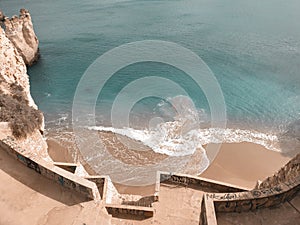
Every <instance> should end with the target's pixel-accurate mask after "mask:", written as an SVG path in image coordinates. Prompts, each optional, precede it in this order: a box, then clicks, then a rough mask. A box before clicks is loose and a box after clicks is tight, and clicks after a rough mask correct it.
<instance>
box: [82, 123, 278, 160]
mask: <svg viewBox="0 0 300 225" xmlns="http://www.w3.org/2000/svg"><path fill="white" fill-rule="evenodd" d="M178 123H179V122H178V121H174V122H167V123H163V124H160V125H159V129H157V130H136V129H132V128H123V129H118V128H113V127H103V126H94V127H89V128H88V129H90V130H97V131H110V132H113V133H116V134H120V135H124V136H127V137H129V138H132V139H134V140H137V141H141V142H142V143H143V144H145V145H147V146H149V147H150V148H152V149H153V151H155V152H157V153H161V154H167V155H170V156H184V155H190V154H193V153H194V152H195V151H196V149H197V148H202V146H203V145H207V144H209V143H240V142H251V143H256V144H260V145H262V146H264V147H266V148H267V149H270V150H273V151H278V152H280V149H279V148H278V138H277V136H276V135H274V134H265V133H261V132H257V131H250V130H241V129H229V128H227V129H220V128H208V129H194V130H191V131H189V132H187V133H186V134H184V135H182V134H178V133H177V132H176V128H178V127H177V126H176V125H178Z"/></svg>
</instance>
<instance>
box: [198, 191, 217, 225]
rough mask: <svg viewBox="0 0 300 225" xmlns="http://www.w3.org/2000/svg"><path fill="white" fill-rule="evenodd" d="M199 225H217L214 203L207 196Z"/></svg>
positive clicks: (203, 200)
mask: <svg viewBox="0 0 300 225" xmlns="http://www.w3.org/2000/svg"><path fill="white" fill-rule="evenodd" d="M199 222H200V223H199V225H217V218H216V212H215V206H214V201H213V199H211V198H210V197H209V196H208V195H207V194H204V195H203V198H202V203H201V213H200V219H199Z"/></svg>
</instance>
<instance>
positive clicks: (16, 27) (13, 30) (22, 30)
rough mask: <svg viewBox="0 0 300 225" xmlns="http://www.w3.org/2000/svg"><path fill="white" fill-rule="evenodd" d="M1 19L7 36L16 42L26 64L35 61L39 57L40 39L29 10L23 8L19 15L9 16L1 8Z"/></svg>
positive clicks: (15, 44)
mask: <svg viewBox="0 0 300 225" xmlns="http://www.w3.org/2000/svg"><path fill="white" fill-rule="evenodd" d="M0 21H1V22H0V23H1V26H2V28H3V29H4V30H5V34H6V37H7V38H8V39H9V40H10V41H11V42H12V43H13V44H14V46H15V47H16V49H17V50H18V52H19V54H20V55H21V56H22V58H23V60H24V62H25V64H26V65H29V66H30V65H32V64H33V63H35V62H36V61H37V60H38V58H39V41H38V39H37V37H36V35H35V32H34V29H33V24H32V20H31V16H30V13H29V11H28V10H26V9H21V10H20V15H19V16H13V17H12V18H8V17H6V16H4V13H3V12H1V10H0Z"/></svg>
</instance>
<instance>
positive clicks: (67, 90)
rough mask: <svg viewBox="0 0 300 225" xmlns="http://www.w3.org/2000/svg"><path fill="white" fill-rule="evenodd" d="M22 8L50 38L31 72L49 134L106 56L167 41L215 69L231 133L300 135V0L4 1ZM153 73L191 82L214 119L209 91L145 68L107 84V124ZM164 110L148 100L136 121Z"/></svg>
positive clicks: (169, 72)
mask: <svg viewBox="0 0 300 225" xmlns="http://www.w3.org/2000/svg"><path fill="white" fill-rule="evenodd" d="M22 7H24V8H27V9H29V11H30V13H31V15H32V18H33V23H34V28H35V31H36V34H37V36H38V38H39V41H40V53H41V59H40V61H39V62H38V63H37V64H36V65H34V66H33V67H31V68H29V69H28V73H29V75H30V83H31V93H32V96H33V98H34V99H35V101H36V103H37V105H38V106H39V108H40V109H41V110H42V111H43V112H44V113H45V116H46V125H47V127H55V126H61V124H62V122H66V121H70V120H71V110H72V102H73V97H74V93H75V90H76V87H77V84H78V82H79V80H80V78H81V77H82V75H83V74H84V72H85V71H86V69H87V68H88V67H89V65H90V64H92V63H93V61H94V60H96V59H97V58H98V57H99V56H100V55H102V54H104V53H105V52H107V51H109V50H111V49H113V48H115V47H118V46H120V45H122V44H126V43H129V42H134V41H143V40H162V41H170V42H174V43H177V44H179V45H181V46H183V47H185V48H187V49H190V50H191V51H193V52H195V53H196V54H197V55H198V56H200V57H201V58H202V59H203V60H204V62H205V63H206V64H207V65H208V66H209V68H210V69H211V70H212V72H213V73H214V74H215V76H216V78H217V80H218V82H219V84H220V86H221V89H222V92H223V94H224V97H225V103H226V110H227V122H228V126H229V127H233V128H240V129H247V130H256V131H259V132H267V133H275V134H278V133H279V134H282V133H285V132H286V131H287V130H288V129H290V130H292V131H291V133H292V134H294V133H295V132H297V131H299V130H300V125H299V122H298V121H299V119H300V88H299V87H300V26H299V21H300V13H299V12H300V2H299V1H298V0H288V1H281V0H251V1H250V0H243V1H237V0H228V1H222V0H166V1H165V0H133V1H130V0H127V1H126V0H104V1H96V0H80V1H79V0H73V1H67V0H59V1H57V0H53V1H45V0H27V1H16V0H1V1H0V8H1V9H2V10H3V11H4V12H5V14H6V15H7V16H12V15H14V14H18V10H19V9H20V8H22ZM152 75H155V76H161V77H165V78H169V79H171V80H172V81H174V82H175V83H177V84H179V85H181V87H183V88H184V89H185V90H186V92H187V93H188V94H189V95H190V97H191V98H192V99H193V101H194V103H195V105H196V107H197V110H199V112H202V115H203V118H202V119H203V121H204V122H209V106H208V102H207V99H206V97H205V95H204V93H203V92H202V91H201V89H199V87H198V86H197V85H195V83H194V82H193V81H192V80H191V79H189V78H188V77H187V76H185V73H184V72H183V71H181V70H178V69H176V68H174V67H172V66H169V65H164V64H161V63H155V62H145V63H137V64H133V65H130V66H128V67H126V68H123V69H121V70H119V71H118V72H117V73H115V74H114V75H113V76H112V77H111V79H110V80H109V81H108V82H107V83H106V85H105V87H104V88H103V90H102V91H101V93H100V96H99V98H98V101H97V107H96V114H97V116H98V117H97V118H98V125H107V124H109V120H110V110H111V107H112V104H113V101H114V99H115V98H116V96H117V94H118V93H119V92H120V90H121V89H122V88H123V87H125V86H126V85H127V84H129V83H130V82H131V81H134V80H136V79H138V78H141V77H145V76H152ZM141 88H144V87H141ZM160 103H161V99H157V98H151V97H149V98H146V99H143V100H141V101H139V102H138V103H137V104H135V106H134V108H133V110H132V114H133V115H134V118H141V121H144V120H146V121H147V120H149V118H151V116H152V115H154V114H155V115H157V114H159V113H161V112H159V113H157V111H159V110H157V105H159V104H160ZM205 120H207V121H205Z"/></svg>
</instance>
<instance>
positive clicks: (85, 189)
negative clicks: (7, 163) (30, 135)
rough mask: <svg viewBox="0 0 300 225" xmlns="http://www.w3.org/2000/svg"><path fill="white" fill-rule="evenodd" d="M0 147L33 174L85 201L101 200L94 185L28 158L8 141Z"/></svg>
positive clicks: (3, 141)
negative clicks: (73, 192)
mask: <svg viewBox="0 0 300 225" xmlns="http://www.w3.org/2000/svg"><path fill="white" fill-rule="evenodd" d="M0 147H1V149H3V150H5V151H6V152H7V153H8V154H10V155H11V156H13V157H14V158H15V159H17V160H18V161H19V162H21V163H23V164H24V165H26V166H27V167H28V168H30V169H33V170H34V171H35V172H37V173H39V174H41V175H43V176H45V177H47V178H49V179H51V180H53V181H55V182H56V183H58V184H60V185H61V186H64V187H66V188H69V189H72V190H75V191H77V192H79V193H81V194H82V195H84V196H86V197H87V199H94V200H95V201H100V200H101V197H100V195H99V192H98V189H97V186H96V184H95V183H93V182H91V181H88V180H86V179H84V178H81V177H78V176H76V175H74V174H72V173H70V172H68V171H66V170H64V169H62V168H59V167H57V166H55V165H53V164H52V163H51V162H47V161H44V160H42V159H38V158H36V157H35V156H30V155H29V153H26V151H25V150H23V149H20V148H19V147H18V146H17V145H15V143H14V142H13V141H12V140H10V139H5V140H2V141H0Z"/></svg>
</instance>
